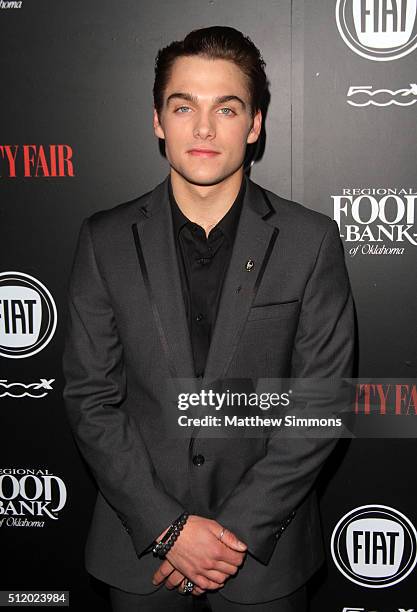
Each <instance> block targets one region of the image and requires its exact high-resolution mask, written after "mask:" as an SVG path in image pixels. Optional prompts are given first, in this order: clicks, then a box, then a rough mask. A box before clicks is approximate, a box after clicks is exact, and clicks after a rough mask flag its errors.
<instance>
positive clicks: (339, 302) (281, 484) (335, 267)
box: [214, 220, 355, 565]
mask: <svg viewBox="0 0 417 612" xmlns="http://www.w3.org/2000/svg"><path fill="white" fill-rule="evenodd" d="M330 221H331V223H329V227H328V229H327V231H326V232H325V233H324V237H323V239H322V241H321V245H320V249H319V251H318V254H317V257H316V261H315V263H314V267H313V270H312V272H311V274H310V277H309V279H308V281H307V283H306V285H305V290H304V295H303V299H302V304H301V312H300V319H299V324H298V328H297V332H296V336H295V340H294V347H293V355H292V364H291V378H298V379H307V378H311V379H318V378H328V379H333V380H337V379H338V380H340V379H342V378H344V377H351V376H352V370H353V357H354V342H355V323H354V307H353V299H352V292H351V287H350V283H349V277H348V274H347V270H346V266H345V260H344V250H343V246H342V242H341V240H340V236H339V230H338V226H337V223H336V222H335V221H333V220H330ZM301 411H302V409H301V410H300V408H299V409H298V414H300V413H301ZM305 416H311V415H307V414H305ZM337 439H338V437H337V433H335V435H334V436H333V437H321V438H319V439H318V438H313V437H312V436H299V437H289V436H288V434H287V436H284V435H282V434H281V435H280V432H279V428H275V431H273V433H272V434H270V435H269V437H268V440H267V452H266V454H265V456H264V457H262V458H261V459H260V460H258V461H257V462H256V463H255V464H254V465H253V466H251V467H250V468H249V469H248V471H247V472H246V473H245V475H244V477H243V478H242V479H241V481H240V482H239V484H238V485H237V486H236V487H235V488H234V489H233V490H232V491H231V493H230V494H229V495H228V497H227V498H226V499H225V501H224V502H223V504H222V506H221V507H220V508H219V510H218V512H217V513H216V516H215V517H214V518H215V520H217V521H218V522H219V523H220V524H221V525H223V526H224V527H227V528H229V529H231V530H232V531H233V532H234V533H235V534H236V535H237V536H238V537H239V538H241V539H242V540H243V541H244V542H245V543H246V544H247V546H248V552H249V553H250V554H251V555H253V556H254V557H255V558H256V559H258V560H259V561H261V562H262V563H263V564H265V565H266V564H268V562H269V560H270V557H271V555H272V553H273V550H274V548H275V545H276V544H277V540H278V538H279V537H280V535H281V534H282V532H283V531H284V529H285V528H286V527H287V525H288V524H289V523H290V521H291V520H292V518H293V517H294V515H295V512H296V508H297V506H298V505H299V504H300V503H301V502H302V501H303V499H304V498H305V496H306V495H307V494H308V493H309V491H310V489H311V488H312V486H313V484H314V482H315V480H316V477H317V476H318V474H319V472H320V470H321V467H322V466H323V463H324V462H325V460H326V458H327V457H328V455H329V454H330V452H331V451H332V450H333V448H334V447H335V445H336V443H337Z"/></svg>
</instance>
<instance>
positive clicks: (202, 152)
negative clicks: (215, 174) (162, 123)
mask: <svg viewBox="0 0 417 612" xmlns="http://www.w3.org/2000/svg"><path fill="white" fill-rule="evenodd" d="M188 153H189V154H190V155H197V156H198V157H214V156H215V155H219V151H213V150H211V149H190V150H189V151H188Z"/></svg>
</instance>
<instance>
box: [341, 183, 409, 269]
mask: <svg viewBox="0 0 417 612" xmlns="http://www.w3.org/2000/svg"><path fill="white" fill-rule="evenodd" d="M331 198H332V200H333V218H334V220H335V221H336V223H337V224H338V226H339V231H340V236H341V237H342V238H343V239H344V241H345V243H346V246H347V247H348V253H349V255H350V256H351V257H354V256H355V255H357V254H358V253H360V254H362V255H403V254H404V253H405V250H406V248H407V247H414V246H417V231H416V230H417V227H416V225H415V220H416V199H417V190H416V189H414V188H399V187H398V188H397V187H396V188H387V187H364V188H346V189H343V190H342V194H341V195H332V196H331ZM351 245H352V246H351Z"/></svg>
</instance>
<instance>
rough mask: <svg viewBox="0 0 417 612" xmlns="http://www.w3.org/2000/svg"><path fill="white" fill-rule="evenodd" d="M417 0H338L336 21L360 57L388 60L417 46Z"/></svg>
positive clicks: (378, 60)
mask: <svg viewBox="0 0 417 612" xmlns="http://www.w3.org/2000/svg"><path fill="white" fill-rule="evenodd" d="M416 13H417V5H416V0H391V1H390V2H389V3H388V2H386V0H372V2H370V1H367V0H337V3H336V23H337V27H338V29H339V33H340V35H341V37H342V38H343V40H344V41H345V43H346V44H347V46H348V47H350V48H351V49H352V51H354V52H355V53H357V54H358V55H360V56H361V57H366V58H367V59H370V60H374V61H376V62H388V61H390V60H395V59H398V58H400V57H404V56H405V55H408V54H409V53H411V52H412V51H414V49H415V48H416V47H417V23H416V21H417V19H416Z"/></svg>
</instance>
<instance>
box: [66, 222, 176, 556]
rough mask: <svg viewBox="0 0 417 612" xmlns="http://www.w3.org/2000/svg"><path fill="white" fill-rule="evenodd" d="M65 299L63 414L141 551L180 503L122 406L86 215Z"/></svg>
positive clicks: (120, 375) (119, 357)
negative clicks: (174, 496)
mask: <svg viewBox="0 0 417 612" xmlns="http://www.w3.org/2000/svg"><path fill="white" fill-rule="evenodd" d="M67 297H68V309H69V312H68V323H67V328H66V337H65V347H64V353H63V359H62V365H63V372H64V377H65V386H64V391H63V397H64V403H65V409H66V414H67V416H68V419H69V423H70V426H71V430H72V432H73V435H74V438H75V441H76V444H77V446H78V448H79V450H80V452H81V454H82V456H83V457H84V459H85V460H86V462H87V464H88V465H89V467H90V469H91V471H92V473H93V475H94V477H95V480H96V482H97V485H98V488H99V490H100V492H101V493H102V495H103V496H104V498H105V499H106V501H107V502H108V503H109V504H110V505H111V506H112V508H113V509H114V511H115V512H116V513H117V515H118V516H119V518H120V520H121V522H122V524H123V526H124V527H125V529H126V531H127V532H128V533H129V534H130V536H131V539H132V542H133V545H134V548H135V551H136V553H137V555H138V556H141V554H144V553H145V552H147V550H148V549H149V545H150V544H151V542H152V541H153V540H154V539H155V538H157V537H158V536H159V534H160V533H161V532H162V531H163V530H164V529H166V528H167V527H168V526H169V525H170V523H171V522H172V521H174V520H175V519H176V518H177V517H178V516H179V515H180V514H181V513H182V512H183V511H184V508H183V506H182V505H181V504H180V503H179V502H178V501H177V500H176V499H174V498H173V497H172V496H170V495H169V494H168V493H167V492H166V491H165V490H164V487H163V485H162V483H161V481H160V480H159V479H158V476H157V474H156V472H155V469H154V466H153V464H152V459H151V457H150V455H149V453H148V450H147V448H146V445H145V443H144V440H143V438H142V437H141V433H140V430H139V429H138V427H137V426H136V425H135V423H134V422H132V419H131V418H130V417H129V415H128V414H127V413H126V411H125V410H123V408H122V407H121V406H122V403H123V401H124V400H125V398H126V373H125V365H124V359H123V346H122V343H121V341H120V338H119V335H118V330H117V327H116V323H115V317H114V313H113V310H112V306H111V302H110V299H109V295H108V292H107V290H106V287H105V283H104V281H103V278H102V277H101V274H100V271H99V269H98V266H97V261H96V258H95V254H94V247H93V241H92V237H91V230H90V219H89V218H87V219H85V220H84V221H83V223H82V225H81V229H80V233H79V237H78V243H77V247H76V250H75V256H74V261H73V265H72V271H71V276H70V281H69V285H68V296H67ZM138 410H140V407H138Z"/></svg>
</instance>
